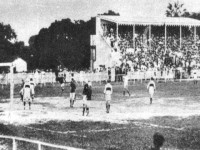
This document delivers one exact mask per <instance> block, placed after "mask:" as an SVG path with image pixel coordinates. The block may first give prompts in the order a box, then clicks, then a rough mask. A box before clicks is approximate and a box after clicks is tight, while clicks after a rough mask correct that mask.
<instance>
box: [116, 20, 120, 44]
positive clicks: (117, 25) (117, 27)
mask: <svg viewBox="0 0 200 150" xmlns="http://www.w3.org/2000/svg"><path fill="white" fill-rule="evenodd" d="M118 34H119V24H118V23H116V42H117V46H118V42H119V41H118V37H119V35H118Z"/></svg>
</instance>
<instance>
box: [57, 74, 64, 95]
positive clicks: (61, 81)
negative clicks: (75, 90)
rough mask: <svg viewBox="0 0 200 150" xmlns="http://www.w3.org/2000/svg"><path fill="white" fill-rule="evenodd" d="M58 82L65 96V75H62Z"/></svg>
mask: <svg viewBox="0 0 200 150" xmlns="http://www.w3.org/2000/svg"><path fill="white" fill-rule="evenodd" d="M58 81H59V83H60V87H61V93H62V94H63V92H64V89H65V78H64V75H62V76H61V77H59V78H58Z"/></svg>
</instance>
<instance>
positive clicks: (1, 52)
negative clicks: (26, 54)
mask: <svg viewBox="0 0 200 150" xmlns="http://www.w3.org/2000/svg"><path fill="white" fill-rule="evenodd" d="M16 37H17V35H16V33H15V31H14V30H13V29H12V28H11V26H10V25H4V24H3V23H0V62H5V61H10V58H11V56H14V55H15V51H14V50H15V49H13V44H12V42H11V41H13V40H15V39H16Z"/></svg>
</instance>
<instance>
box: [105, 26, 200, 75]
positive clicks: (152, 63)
mask: <svg viewBox="0 0 200 150" xmlns="http://www.w3.org/2000/svg"><path fill="white" fill-rule="evenodd" d="M104 29H105V27H104ZM147 30H148V28H146V29H144V30H143V33H137V34H135V37H134V41H133V32H132V31H130V30H129V31H125V30H121V32H120V30H119V32H118V36H117V35H116V28H115V27H114V26H107V28H106V30H104V32H103V36H104V38H105V39H106V41H107V42H108V44H110V46H111V48H112V53H116V52H117V53H120V55H121V58H120V61H121V64H120V65H118V66H117V67H118V68H120V69H122V70H123V71H124V70H125V68H126V69H127V68H128V70H132V71H133V70H134V71H136V70H151V69H153V70H154V69H157V70H171V69H177V68H182V69H184V70H186V71H189V70H190V69H189V68H191V67H193V66H197V64H199V62H200V60H199V48H200V39H199V37H198V35H197V36H196V41H195V40H194V33H193V32H192V31H190V34H187V35H184V36H183V37H182V40H181V47H180V36H179V35H177V34H170V35H168V36H167V39H166V41H167V43H166V49H165V37H164V34H159V35H158V34H155V35H154V34H153V33H152V35H151V39H149V35H148V34H147V33H148V32H147ZM144 32H145V34H144ZM115 67H116V66H115ZM118 70H119V69H118ZM123 71H122V72H123Z"/></svg>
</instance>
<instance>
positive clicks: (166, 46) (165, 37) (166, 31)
mask: <svg viewBox="0 0 200 150" xmlns="http://www.w3.org/2000/svg"><path fill="white" fill-rule="evenodd" d="M166 50H167V25H166V24H165V53H166ZM165 53H164V54H165Z"/></svg>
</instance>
